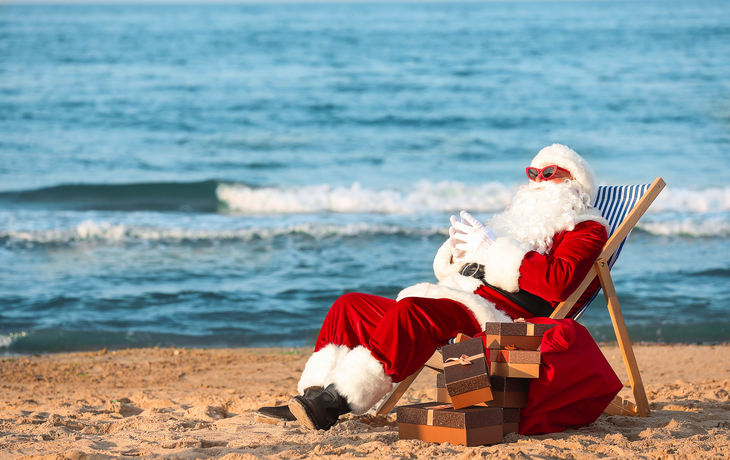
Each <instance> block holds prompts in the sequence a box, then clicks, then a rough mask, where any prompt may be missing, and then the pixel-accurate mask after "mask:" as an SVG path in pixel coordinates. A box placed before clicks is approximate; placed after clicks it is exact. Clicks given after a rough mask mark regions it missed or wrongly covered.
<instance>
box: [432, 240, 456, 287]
mask: <svg viewBox="0 0 730 460" xmlns="http://www.w3.org/2000/svg"><path fill="white" fill-rule="evenodd" d="M459 270H461V264H458V263H454V261H453V260H452V254H451V245H450V244H449V240H446V242H445V243H444V244H442V245H441V247H440V248H439V250H438V252H436V257H434V259H433V273H434V274H435V275H436V278H437V279H438V280H439V281H441V280H442V279H444V278H446V277H447V276H449V275H450V274H452V273H457V272H458V271H459Z"/></svg>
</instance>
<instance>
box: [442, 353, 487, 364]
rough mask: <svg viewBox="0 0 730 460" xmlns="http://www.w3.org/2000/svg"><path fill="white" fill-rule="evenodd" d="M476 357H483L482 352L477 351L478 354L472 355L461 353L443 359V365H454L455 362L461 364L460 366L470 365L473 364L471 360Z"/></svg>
mask: <svg viewBox="0 0 730 460" xmlns="http://www.w3.org/2000/svg"><path fill="white" fill-rule="evenodd" d="M477 358H484V353H479V354H478V355H474V356H467V355H461V356H459V357H458V358H448V359H445V360H444V367H449V366H456V365H457V364H461V365H462V366H470V365H472V364H473V363H472V361H474V360H475V359H477Z"/></svg>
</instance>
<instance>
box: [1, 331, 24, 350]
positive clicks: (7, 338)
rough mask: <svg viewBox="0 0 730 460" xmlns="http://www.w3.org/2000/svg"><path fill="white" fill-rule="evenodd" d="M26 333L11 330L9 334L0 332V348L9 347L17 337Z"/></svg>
mask: <svg viewBox="0 0 730 460" xmlns="http://www.w3.org/2000/svg"><path fill="white" fill-rule="evenodd" d="M27 335H28V333H27V332H12V333H10V334H0V348H9V347H10V346H11V345H12V344H13V343H15V342H16V341H17V340H18V339H20V338H22V337H25V336H27Z"/></svg>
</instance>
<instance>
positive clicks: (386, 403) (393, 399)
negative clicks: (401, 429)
mask: <svg viewBox="0 0 730 460" xmlns="http://www.w3.org/2000/svg"><path fill="white" fill-rule="evenodd" d="M423 367H424V366H421V368H420V369H418V371H416V372H414V373H413V374H411V375H409V376H408V377H406V379H405V380H403V381H402V382H399V383H398V384H397V385H396V387H395V389H393V391H392V392H391V393H390V394H389V395H388V396H387V397H386V398H385V399H384V400H383V402H381V403H380V405H379V406H378V408H377V409H376V410H375V415H388V414H389V413H390V411H391V410H392V409H393V407H395V405H396V403H397V402H398V400H400V398H401V396H403V393H405V392H406V390H408V388H409V387H410V386H411V384H412V383H413V381H414V380H416V377H418V374H420V373H421V371H422V370H423Z"/></svg>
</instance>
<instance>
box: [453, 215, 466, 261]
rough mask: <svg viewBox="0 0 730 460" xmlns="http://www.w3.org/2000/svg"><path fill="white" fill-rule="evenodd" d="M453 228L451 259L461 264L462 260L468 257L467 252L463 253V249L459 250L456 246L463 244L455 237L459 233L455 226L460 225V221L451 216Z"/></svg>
mask: <svg viewBox="0 0 730 460" xmlns="http://www.w3.org/2000/svg"><path fill="white" fill-rule="evenodd" d="M449 220H450V221H451V227H450V228H449V245H450V246H451V256H452V257H451V258H452V259H453V260H454V261H456V262H460V261H461V260H462V259H464V256H466V251H463V250H461V249H457V248H456V245H457V244H460V243H462V241H461V240H460V239H457V238H454V235H456V233H457V232H458V231H457V230H456V228H455V227H454V224H458V223H459V219H457V218H456V216H451V219H449Z"/></svg>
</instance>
